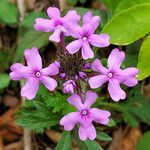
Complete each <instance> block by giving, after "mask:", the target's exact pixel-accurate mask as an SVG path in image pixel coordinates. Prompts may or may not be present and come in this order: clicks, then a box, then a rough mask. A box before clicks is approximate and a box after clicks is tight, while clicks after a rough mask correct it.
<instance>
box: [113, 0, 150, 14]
mask: <svg viewBox="0 0 150 150" xmlns="http://www.w3.org/2000/svg"><path fill="white" fill-rule="evenodd" d="M143 3H150V0H122V1H120V3H119V4H118V6H117V8H116V9H115V15H116V14H117V13H119V12H121V11H123V10H125V9H128V8H130V7H133V6H135V5H139V4H143Z"/></svg>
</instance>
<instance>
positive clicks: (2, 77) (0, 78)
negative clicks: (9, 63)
mask: <svg viewBox="0 0 150 150" xmlns="http://www.w3.org/2000/svg"><path fill="white" fill-rule="evenodd" d="M9 82H10V78H9V76H8V74H4V73H0V89H3V88H5V87H7V86H8V85H9Z"/></svg>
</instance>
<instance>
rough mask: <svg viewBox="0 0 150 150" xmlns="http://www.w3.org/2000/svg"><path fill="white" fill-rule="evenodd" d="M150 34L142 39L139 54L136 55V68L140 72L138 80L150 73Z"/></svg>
mask: <svg viewBox="0 0 150 150" xmlns="http://www.w3.org/2000/svg"><path fill="white" fill-rule="evenodd" d="M149 56H150V35H149V36H148V37H147V38H146V39H145V40H144V42H143V45H142V46H141V49H140V52H139V56H138V65H137V67H138V69H139V70H140V74H139V76H138V79H139V80H143V79H144V78H146V77H148V76H149V75H150V59H149V58H150V57H149Z"/></svg>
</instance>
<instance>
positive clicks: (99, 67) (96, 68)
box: [92, 59, 109, 74]
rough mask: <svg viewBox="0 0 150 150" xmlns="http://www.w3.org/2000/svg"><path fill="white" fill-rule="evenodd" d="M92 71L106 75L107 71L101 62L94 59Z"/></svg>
mask: <svg viewBox="0 0 150 150" xmlns="http://www.w3.org/2000/svg"><path fill="white" fill-rule="evenodd" d="M92 69H93V70H94V71H96V72H100V73H102V74H107V73H108V72H109V70H108V69H107V68H105V67H103V65H102V64H101V61H100V60H99V59H96V60H95V61H94V62H93V64H92Z"/></svg>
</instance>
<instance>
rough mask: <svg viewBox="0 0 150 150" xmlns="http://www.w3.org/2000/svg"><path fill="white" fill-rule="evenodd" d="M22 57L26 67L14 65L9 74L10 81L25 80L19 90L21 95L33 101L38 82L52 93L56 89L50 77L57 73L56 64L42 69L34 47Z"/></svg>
mask: <svg viewBox="0 0 150 150" xmlns="http://www.w3.org/2000/svg"><path fill="white" fill-rule="evenodd" d="M24 55H25V59H26V61H27V66H24V65H22V64H20V63H15V64H13V65H12V66H11V67H10V70H11V71H12V72H11V73H10V78H11V79H12V80H20V79H26V80H27V82H26V84H25V85H24V87H23V88H22V89H21V95H22V96H25V97H27V99H30V100H31V99H33V98H34V97H35V96H36V93H37V91H38V88H39V84H40V82H42V83H43V84H44V86H45V87H46V88H47V89H49V90H50V91H53V90H54V89H55V88H56V87H57V82H56V80H55V79H53V78H51V77H50V76H54V75H56V74H58V72H59V68H58V66H57V65H56V63H52V64H50V65H49V66H48V67H46V68H43V69H42V59H41V57H40V55H39V52H38V49H37V48H35V47H33V48H32V49H27V50H25V53H24Z"/></svg>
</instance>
